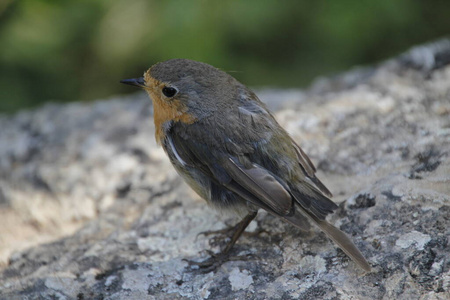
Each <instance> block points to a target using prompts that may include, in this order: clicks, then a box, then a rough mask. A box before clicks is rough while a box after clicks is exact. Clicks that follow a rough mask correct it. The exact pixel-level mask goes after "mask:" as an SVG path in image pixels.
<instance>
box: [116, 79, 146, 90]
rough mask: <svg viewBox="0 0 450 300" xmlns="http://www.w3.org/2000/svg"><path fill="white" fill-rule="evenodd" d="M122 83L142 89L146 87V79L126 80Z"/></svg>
mask: <svg viewBox="0 0 450 300" xmlns="http://www.w3.org/2000/svg"><path fill="white" fill-rule="evenodd" d="M120 83H125V84H129V85H134V86H137V87H141V88H143V87H145V81H144V77H139V78H131V79H124V80H121V81H120Z"/></svg>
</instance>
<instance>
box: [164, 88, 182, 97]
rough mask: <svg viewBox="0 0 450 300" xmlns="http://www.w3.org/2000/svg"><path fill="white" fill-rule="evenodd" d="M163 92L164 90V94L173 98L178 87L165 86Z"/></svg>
mask: <svg viewBox="0 0 450 300" xmlns="http://www.w3.org/2000/svg"><path fill="white" fill-rule="evenodd" d="M162 92H163V94H164V96H166V97H167V98H172V97H173V96H175V94H176V93H177V92H178V91H177V89H176V88H173V87H170V86H165V87H163V89H162Z"/></svg>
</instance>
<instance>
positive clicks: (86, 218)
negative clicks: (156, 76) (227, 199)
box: [0, 41, 450, 299]
mask: <svg viewBox="0 0 450 300" xmlns="http://www.w3.org/2000/svg"><path fill="white" fill-rule="evenodd" d="M258 94H259V95H260V96H261V98H262V99H263V100H264V101H265V102H267V103H269V106H271V107H273V108H276V111H275V115H276V117H277V119H278V120H279V122H280V123H281V124H282V126H284V127H285V128H286V129H287V130H288V131H289V132H290V133H291V135H292V136H293V137H294V139H295V140H296V141H298V142H299V143H300V144H301V145H302V147H303V149H304V150H305V151H306V153H308V154H309V155H310V157H311V158H312V160H313V161H314V162H315V164H316V166H317V167H318V170H319V176H320V178H321V179H322V180H323V181H324V183H325V184H326V185H327V186H328V187H329V188H330V190H331V191H332V192H333V193H334V195H335V197H334V200H335V201H336V202H337V203H339V204H340V206H339V209H338V211H337V212H336V213H335V214H334V215H332V216H331V218H330V221H331V222H332V223H334V224H335V225H336V226H338V227H340V228H341V229H342V230H344V231H345V232H347V233H348V234H349V235H350V236H351V237H352V239H353V240H354V242H355V243H356V244H357V245H358V246H359V247H360V249H361V250H362V252H363V253H364V254H365V255H366V257H367V258H368V260H369V261H370V263H371V264H372V266H373V271H372V272H371V273H369V274H364V273H362V272H361V271H360V270H359V269H358V268H357V267H356V265H355V264H354V263H353V262H351V261H349V259H348V258H347V257H346V256H345V255H344V254H343V252H342V251H341V250H339V249H337V248H336V247H335V246H334V245H333V243H332V242H330V241H329V240H328V239H327V238H326V237H325V235H324V234H323V233H320V232H319V231H318V230H316V229H313V230H312V231H311V232H310V233H309V234H304V233H300V232H298V231H297V230H296V229H295V228H293V227H292V226H290V225H289V224H285V223H283V222H282V221H280V220H278V219H275V218H273V217H272V216H270V215H267V214H265V213H260V214H259V215H258V217H257V220H256V221H254V222H253V223H252V224H251V226H250V227H249V229H248V231H249V234H246V235H244V236H243V237H241V239H240V240H239V241H238V243H237V245H236V247H235V248H234V251H233V255H235V256H246V259H237V260H230V261H229V262H226V263H225V264H223V265H222V266H221V267H220V268H219V269H217V270H216V271H215V272H210V273H207V274H203V273H201V272H199V271H198V270H195V269H190V268H189V267H188V264H187V263H186V262H185V261H184V259H191V260H202V259H204V258H206V257H207V254H206V253H205V251H203V250H205V249H212V250H213V251H218V250H219V249H220V246H221V242H220V240H219V239H216V238H214V236H204V235H198V234H199V233H200V232H202V231H204V230H214V229H221V228H224V227H226V226H227V225H230V224H233V223H234V222H236V221H237V220H236V219H234V218H233V217H231V216H221V215H219V214H218V213H214V212H213V211H212V210H211V209H209V208H208V207H206V206H205V205H204V202H203V200H201V199H199V197H198V196H196V195H195V194H194V193H193V192H192V191H191V190H189V188H188V187H187V186H186V185H185V184H184V183H183V182H182V180H181V179H180V178H179V177H178V176H177V174H176V173H175V171H174V170H173V169H172V167H171V166H170V163H169V162H168V160H167V158H166V157H165V155H164V153H163V151H162V150H161V148H158V147H157V146H156V143H155V142H154V135H153V134H154V133H153V122H152V120H151V103H150V101H149V100H147V98H146V96H145V95H143V94H138V95H136V97H129V98H121V99H115V100H108V101H98V102H94V103H91V104H80V103H72V104H69V105H47V106H44V107H42V108H40V109H37V110H34V111H26V112H21V113H18V114H16V115H13V116H2V117H0V128H1V131H0V141H1V142H0V218H1V220H2V226H1V228H0V260H2V265H0V267H1V273H0V298H1V299H449V298H450V294H449V292H450V270H449V269H450V258H449V257H450V250H449V249H450V247H449V244H448V243H449V241H448V239H449V233H450V229H449V228H450V226H449V225H450V42H448V41H441V42H439V43H435V44H431V45H425V46H422V47H418V48H415V49H413V50H412V51H410V52H408V53H406V54H404V55H402V56H400V57H398V58H396V59H393V60H390V61H387V62H385V63H382V64H380V65H379V66H377V67H374V68H370V69H362V70H354V71H350V72H348V73H346V74H343V75H340V76H337V77H336V78H332V79H321V80H318V81H317V82H316V83H315V84H314V85H313V86H312V87H311V88H310V89H309V90H306V91H295V90H290V91H280V90H270V91H260V92H259V93H258ZM279 99H283V101H282V102H280V101H279ZM260 229H262V230H263V231H262V232H259V230H260ZM252 232H253V233H254V234H252ZM27 247H29V248H28V249H25V248H27Z"/></svg>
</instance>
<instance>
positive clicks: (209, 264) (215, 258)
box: [188, 211, 258, 272]
mask: <svg viewBox="0 0 450 300" xmlns="http://www.w3.org/2000/svg"><path fill="white" fill-rule="evenodd" d="M257 214H258V212H257V211H254V212H251V213H249V214H248V215H246V216H245V217H244V219H242V221H240V222H239V223H237V224H236V225H235V226H234V227H233V228H232V229H233V231H234V232H233V235H232V236H231V240H230V241H229V242H228V244H227V245H226V246H225V248H223V250H222V251H221V252H220V253H219V254H211V257H210V258H208V259H207V260H205V261H202V262H193V261H188V262H189V265H191V266H192V265H195V266H199V267H200V268H205V269H206V270H207V271H208V272H209V271H212V270H214V269H215V268H217V267H219V266H220V265H221V264H222V263H224V262H225V261H226V260H227V258H228V254H229V252H230V251H231V249H232V248H233V246H234V244H236V241H237V240H238V239H239V237H240V236H241V234H242V233H243V232H244V231H245V229H246V228H247V226H248V224H250V222H251V221H252V220H253V219H254V218H255V217H256V215H257Z"/></svg>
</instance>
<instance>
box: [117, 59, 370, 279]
mask: <svg viewBox="0 0 450 300" xmlns="http://www.w3.org/2000/svg"><path fill="white" fill-rule="evenodd" d="M121 83H125V84H129V85H134V86H138V87H141V88H143V89H144V90H145V91H147V93H148V94H149V96H150V98H151V99H152V101H153V111H154V122H155V131H156V132H155V136H156V141H157V142H158V143H159V144H160V145H162V147H163V148H164V150H165V152H166V153H167V155H168V157H169V159H170V161H171V163H172V164H173V166H174V167H175V169H176V170H177V172H178V173H179V174H180V175H181V176H182V177H183V179H184V180H185V181H186V182H187V183H188V185H189V186H191V187H192V189H194V191H196V192H197V193H198V194H199V195H200V196H201V197H202V198H204V199H205V200H206V201H207V202H208V203H209V204H211V205H212V206H213V207H216V208H218V209H225V210H231V211H233V212H235V213H237V214H238V215H240V216H243V219H242V221H241V222H239V223H238V224H237V225H236V226H235V231H234V233H233V235H232V237H231V240H230V241H229V243H228V244H227V245H226V247H225V248H224V249H223V250H222V252H221V253H220V255H218V256H217V257H221V258H224V259H226V257H227V255H228V253H229V251H230V250H231V248H232V247H233V245H234V244H235V243H236V241H237V239H238V238H239V236H240V235H241V234H242V232H243V231H244V230H245V228H246V227H247V226H248V224H249V223H250V222H251V221H252V220H253V219H254V218H255V217H256V215H257V212H258V209H264V210H266V211H267V212H269V213H271V214H272V215H274V216H277V217H279V218H281V219H283V220H284V221H287V222H289V223H291V224H293V225H294V226H296V227H298V228H299V229H301V230H304V231H306V230H308V229H309V222H308V221H310V222H312V223H313V224H315V225H317V226H318V227H319V228H320V229H321V230H323V231H324V232H325V233H326V235H327V236H328V237H329V238H331V239H332V240H333V241H334V242H335V243H336V244H337V245H338V246H339V247H340V248H341V249H342V250H343V251H344V252H345V253H346V254H347V255H348V256H349V257H351V258H352V259H353V261H354V262H356V263H357V264H358V265H359V266H360V267H361V268H362V269H364V270H365V271H370V266H369V264H368V262H367V261H366V259H365V258H364V256H363V255H362V254H361V252H360V251H359V250H358V248H356V246H355V245H354V244H353V243H352V242H351V240H350V239H349V238H348V237H347V235H346V234H345V233H343V232H342V231H340V230H339V229H337V228H336V227H334V226H333V225H331V224H330V223H328V222H327V221H326V220H325V217H326V216H327V215H328V214H330V213H332V212H333V211H334V210H335V209H336V208H337V205H336V204H335V203H334V202H333V201H332V200H330V198H331V197H332V194H331V193H330V191H329V190H328V189H327V188H326V187H325V185H324V184H323V183H322V182H321V181H320V180H319V179H318V178H317V177H316V175H315V172H316V169H315V167H314V165H313V164H312V162H311V160H310V159H309V158H308V156H307V155H306V154H305V152H303V150H302V149H301V148H300V146H299V145H298V144H297V143H296V142H295V141H293V140H292V138H291V137H290V136H289V135H288V133H287V132H286V131H285V130H284V129H283V128H282V127H281V126H280V125H279V124H278V123H277V121H276V120H275V118H274V117H273V115H272V114H271V113H270V112H269V110H268V109H267V107H266V106H265V105H264V103H262V102H261V101H260V100H259V99H258V97H257V96H256V95H255V93H253V92H252V91H251V90H249V89H248V88H247V87H246V86H244V85H243V84H241V83H240V82H239V81H237V80H236V79H235V78H233V77H232V76H230V75H229V74H227V73H225V72H223V71H221V70H219V69H216V68H215V67H213V66H211V65H208V64H205V63H201V62H196V61H192V60H188V59H171V60H168V61H165V62H161V63H157V64H155V65H153V66H152V67H151V68H150V69H148V70H147V71H146V72H145V73H144V76H143V77H140V78H135V79H125V80H122V81H121ZM217 257H216V258H217ZM211 260H213V258H211V259H210V261H205V262H204V264H199V265H200V266H202V267H204V266H211V264H212V263H211Z"/></svg>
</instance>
